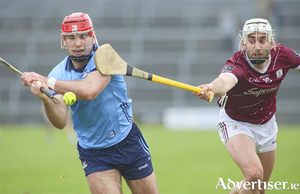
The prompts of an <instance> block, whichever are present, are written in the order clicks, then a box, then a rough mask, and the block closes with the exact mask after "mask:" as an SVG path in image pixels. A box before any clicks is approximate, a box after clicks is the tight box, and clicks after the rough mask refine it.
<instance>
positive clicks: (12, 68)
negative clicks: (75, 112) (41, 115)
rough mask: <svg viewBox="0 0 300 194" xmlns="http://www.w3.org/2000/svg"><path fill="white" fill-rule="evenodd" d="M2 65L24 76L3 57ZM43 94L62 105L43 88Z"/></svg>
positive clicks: (0, 59) (0, 60) (0, 61)
mask: <svg viewBox="0 0 300 194" xmlns="http://www.w3.org/2000/svg"><path fill="white" fill-rule="evenodd" d="M0 63H2V64H3V65H5V66H6V67H7V68H8V69H10V70H11V71H13V72H15V73H18V74H19V75H22V74H23V73H22V72H21V71H19V70H18V69H17V68H15V67H14V66H12V65H11V64H9V63H8V62H7V61H5V60H4V59H2V58H1V57H0ZM41 92H43V93H44V94H46V95H47V96H48V97H49V98H50V99H51V100H52V101H53V102H54V103H55V104H60V101H59V100H58V99H57V98H55V97H54V96H53V95H51V94H50V93H49V92H48V91H47V90H45V88H41Z"/></svg>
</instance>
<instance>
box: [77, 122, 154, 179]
mask: <svg viewBox="0 0 300 194" xmlns="http://www.w3.org/2000/svg"><path fill="white" fill-rule="evenodd" d="M77 149H78V153H79V159H80V160H81V163H82V167H83V169H84V171H85V176H88V175H89V174H91V173H94V172H101V171H106V170H111V169H118V170H120V172H121V174H122V176H123V177H125V178H127V179H129V180H135V179H141V178H144V177H147V176H149V175H150V174H152V172H153V166H152V162H151V155H150V152H149V147H148V145H147V143H146V141H145V139H144V137H143V135H142V133H141V131H140V129H139V128H138V127H137V125H136V124H134V123H133V125H132V129H131V131H130V133H129V134H128V136H127V137H126V138H125V139H124V140H123V141H121V142H120V143H118V144H116V145H114V146H112V147H109V148H105V149H84V148H82V147H81V146H80V145H79V144H78V145H77Z"/></svg>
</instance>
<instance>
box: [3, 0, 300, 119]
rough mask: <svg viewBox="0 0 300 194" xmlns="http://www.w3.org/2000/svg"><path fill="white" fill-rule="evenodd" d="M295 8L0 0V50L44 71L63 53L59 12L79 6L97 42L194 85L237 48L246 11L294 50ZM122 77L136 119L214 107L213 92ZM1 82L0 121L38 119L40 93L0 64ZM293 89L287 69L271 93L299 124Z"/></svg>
mask: <svg viewBox="0 0 300 194" xmlns="http://www.w3.org/2000/svg"><path fill="white" fill-rule="evenodd" d="M299 9H300V1H299V0H256V1H253V0H226V1H223V0H184V1H183V0H85V1H83V0H72V1H61V0H43V1H38V0H13V1H11V0H1V1H0V56H1V57H2V58H4V59H5V60H6V61H8V62H9V63H11V64H12V65H14V66H15V67H17V68H18V69H19V70H21V71H22V72H25V71H35V72H37V73H40V74H42V75H45V76H47V75H48V73H49V72H50V71H51V69H52V68H53V67H54V66H55V65H57V64H58V63H59V62H60V61H61V60H63V59H64V58H65V57H66V56H67V53H66V52H65V51H62V50H61V49H60V28H61V23H62V20H63V19H64V17H65V16H66V15H69V14H71V13H73V12H79V11H81V12H84V13H88V14H89V15H90V17H91V18H92V20H93V24H94V28H95V31H96V33H97V38H98V41H99V44H100V45H101V44H105V43H110V44H111V45H112V46H113V48H114V49H115V50H116V52H117V53H118V54H119V55H120V56H121V57H122V58H123V59H124V60H125V61H126V62H127V63H129V64H131V65H133V66H135V67H137V68H139V69H142V70H144V71H147V72H149V73H153V74H156V75H160V76H163V77H166V78H170V79H174V80H177V81H180V82H184V83H187V84H191V85H195V86H197V85H200V84H203V83H208V82H210V81H212V80H213V79H214V78H215V77H217V76H218V75H219V72H220V70H221V68H222V67H223V66H224V65H225V62H226V60H227V59H228V58H230V57H231V56H232V55H233V53H234V52H235V51H237V50H238V42H239V36H238V30H241V29H242V27H243V24H244V22H245V21H246V20H247V19H250V18H253V17H263V18H266V19H269V21H270V22H271V25H272V27H273V28H274V29H275V30H276V35H275V38H276V42H277V43H282V44H283V45H285V46H287V47H290V48H292V49H294V50H296V51H298V52H300V37H299V32H300V20H299V18H300V12H299ZM125 79H126V82H127V87H128V98H132V99H133V111H134V116H135V119H136V120H137V121H139V122H141V123H150V124H151V123H163V122H164V121H163V120H164V118H165V115H166V114H168V113H169V111H170V108H172V107H173V108H178V109H176V110H175V111H177V113H178V114H177V116H178V115H180V114H181V113H182V111H184V110H186V108H188V109H189V110H195V108H196V109H199V110H204V111H205V110H215V109H218V107H217V103H216V102H217V98H216V99H214V100H213V102H212V103H207V102H205V101H202V100H199V98H198V97H195V96H193V95H192V93H191V92H188V91H184V90H181V89H177V88H173V87H169V86H165V85H161V84H157V83H153V82H149V81H147V80H141V79H137V78H132V77H126V78H125ZM0 90H1V93H0V96H1V102H0V123H1V124H6V123H8V124H9V123H17V124H23V123H24V124H26V123H41V122H44V119H43V114H41V113H42V109H41V102H40V100H39V99H37V98H36V97H35V96H34V95H33V94H32V93H31V92H30V89H29V88H28V87H24V86H22V82H21V79H20V76H19V75H18V74H15V73H13V72H11V71H10V70H8V69H7V68H6V67H4V66H2V65H1V66H0ZM299 96H300V84H299V72H298V74H297V72H296V71H293V70H291V71H290V72H289V74H288V76H287V77H286V79H285V81H284V82H283V84H282V86H281V88H280V90H279V93H278V96H277V99H278V107H277V108H278V111H277V121H278V122H280V123H281V124H285V123H293V124H300V119H299V110H298V109H299V105H300V102H299ZM171 112H172V111H171ZM186 112H188V111H186ZM173 113H174V111H173ZM189 113H192V114H195V113H197V112H195V111H194V112H193V111H191V112H189ZM170 114H171V113H170ZM187 114H188V113H187ZM211 115H214V114H213V113H212V114H211ZM204 116H205V115H204ZM206 116H207V114H206ZM209 117H211V116H209ZM172 118H176V117H172ZM195 119H196V120H197V119H199V117H198V118H197V115H196V118H195Z"/></svg>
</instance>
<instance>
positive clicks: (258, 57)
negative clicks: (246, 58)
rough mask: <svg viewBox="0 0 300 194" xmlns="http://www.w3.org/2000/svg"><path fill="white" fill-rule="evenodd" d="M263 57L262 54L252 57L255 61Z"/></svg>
mask: <svg viewBox="0 0 300 194" xmlns="http://www.w3.org/2000/svg"><path fill="white" fill-rule="evenodd" d="M262 57H263V55H262V54H255V55H252V58H254V59H260V58H262Z"/></svg>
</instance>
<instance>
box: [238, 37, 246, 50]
mask: <svg viewBox="0 0 300 194" xmlns="http://www.w3.org/2000/svg"><path fill="white" fill-rule="evenodd" d="M239 50H240V52H243V51H244V50H246V45H245V42H244V40H243V39H242V40H241V41H240V45H239Z"/></svg>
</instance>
